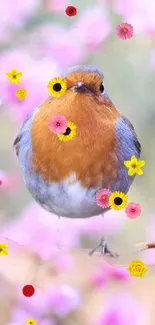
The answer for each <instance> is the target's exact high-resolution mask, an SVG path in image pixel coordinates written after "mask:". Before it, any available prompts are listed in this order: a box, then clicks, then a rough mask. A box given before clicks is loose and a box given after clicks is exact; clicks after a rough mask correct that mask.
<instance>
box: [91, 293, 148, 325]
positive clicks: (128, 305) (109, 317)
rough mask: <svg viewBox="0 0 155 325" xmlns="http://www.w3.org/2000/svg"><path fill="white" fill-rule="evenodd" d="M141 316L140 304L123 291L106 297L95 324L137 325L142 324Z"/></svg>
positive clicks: (142, 315)
mask: <svg viewBox="0 0 155 325" xmlns="http://www.w3.org/2000/svg"><path fill="white" fill-rule="evenodd" d="M143 317H144V309H143V306H140V305H139V303H137V301H135V300H134V299H133V296H132V295H130V294H127V293H126V292H123V293H117V294H113V295H111V296H110V297H109V298H107V300H106V302H105V303H104V307H103V312H102V313H101V316H100V317H99V319H98V321H97V322H96V323H95V325H131V324H132V325H138V324H142V319H143Z"/></svg>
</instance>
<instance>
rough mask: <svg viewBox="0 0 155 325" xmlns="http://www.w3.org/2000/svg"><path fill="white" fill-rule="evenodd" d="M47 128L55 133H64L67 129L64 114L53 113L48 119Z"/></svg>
mask: <svg viewBox="0 0 155 325" xmlns="http://www.w3.org/2000/svg"><path fill="white" fill-rule="evenodd" d="M49 129H50V131H51V132H53V133H55V134H58V133H65V131H66V129H67V120H66V118H65V116H63V115H59V114H55V115H54V116H53V117H52V118H51V119H50V121H49Z"/></svg>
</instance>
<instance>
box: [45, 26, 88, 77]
mask: <svg viewBox="0 0 155 325" xmlns="http://www.w3.org/2000/svg"><path fill="white" fill-rule="evenodd" d="M39 36H40V38H41V40H42V42H43V44H44V49H45V50H44V51H45V54H46V55H48V56H49V60H50V58H51V56H52V57H53V59H54V60H55V61H56V62H58V63H59V64H60V66H61V68H62V70H63V71H62V72H64V70H65V69H67V68H68V66H72V65H76V64H78V63H81V62H82V61H83V60H84V58H85V56H86V50H85V47H84V44H83V42H82V40H81V30H79V29H77V28H70V27H63V26H60V25H58V24H57V25H56V24H55V25H54V24H53V25H51V24H49V25H45V26H43V27H41V28H40V30H39ZM55 75H56V74H55ZM49 79H51V78H49Z"/></svg>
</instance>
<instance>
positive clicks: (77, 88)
mask: <svg viewBox="0 0 155 325" xmlns="http://www.w3.org/2000/svg"><path fill="white" fill-rule="evenodd" d="M73 89H74V91H76V92H78V93H85V92H88V91H89V90H88V88H87V87H86V85H85V84H84V82H81V81H79V82H77V83H76V84H75V86H74V87H73Z"/></svg>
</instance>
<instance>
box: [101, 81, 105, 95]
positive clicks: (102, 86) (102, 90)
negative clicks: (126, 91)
mask: <svg viewBox="0 0 155 325" xmlns="http://www.w3.org/2000/svg"><path fill="white" fill-rule="evenodd" d="M100 92H101V94H102V93H103V92H104V85H103V82H102V83H101V85H100Z"/></svg>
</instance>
